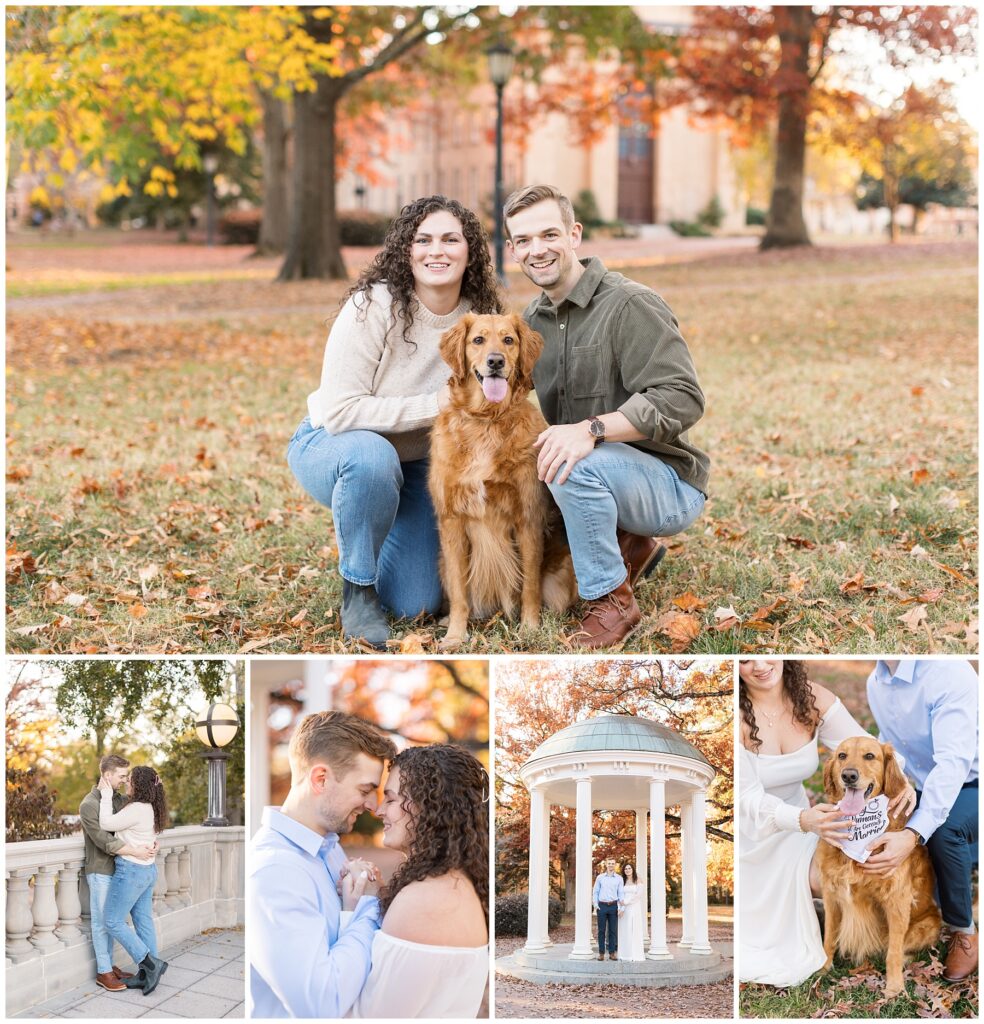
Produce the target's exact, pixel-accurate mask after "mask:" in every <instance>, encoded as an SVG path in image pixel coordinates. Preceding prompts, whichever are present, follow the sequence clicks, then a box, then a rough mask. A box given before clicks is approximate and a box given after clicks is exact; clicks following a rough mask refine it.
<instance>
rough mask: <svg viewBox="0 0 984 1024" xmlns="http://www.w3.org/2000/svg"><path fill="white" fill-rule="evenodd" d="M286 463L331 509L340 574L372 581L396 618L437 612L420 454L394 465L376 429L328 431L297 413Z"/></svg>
mask: <svg viewBox="0 0 984 1024" xmlns="http://www.w3.org/2000/svg"><path fill="white" fill-rule="evenodd" d="M287 462H288V464H289V465H290V468H291V470H292V471H293V473H294V476H295V477H297V480H298V482H299V483H300V485H301V486H302V487H303V488H304V490H305V491H307V492H308V494H310V495H311V497H312V498H314V500H315V501H317V502H319V503H320V504H322V505H324V506H325V507H326V508H330V509H331V515H332V519H333V520H334V523H335V534H336V536H337V537H338V571H339V572H340V573H341V574H342V576H343V577H344V578H345V579H347V580H348V581H349V582H350V583H358V584H360V585H361V586H369V585H373V586H375V588H376V592H377V593H378V594H379V599H380V601H381V602H382V603H383V605H384V607H386V608H387V609H388V610H389V611H390V612H392V613H393V614H394V615H395V616H396V617H397V618H414V617H415V616H417V615H419V614H420V613H421V612H427V613H430V614H433V613H434V612H437V611H438V610H439V609H440V607H441V602H442V599H443V595H442V592H441V579H440V574H439V570H438V555H439V552H440V539H439V537H438V533H437V520H436V518H435V516H434V506H433V505H432V504H431V498H430V492H429V491H428V490H427V468H428V460H427V459H420V460H419V461H416V462H400V458H399V456H398V455H397V454H396V449H395V448H394V447H393V445H391V444H390V443H389V441H387V440H386V438H385V437H383V436H381V435H380V434H375V433H373V432H372V431H370V430H350V431H348V432H346V433H344V434H329V433H328V432H327V431H326V430H325V429H324V427H312V426H311V421H310V419H308V418H307V417H305V419H304V422H303V423H301V425H300V426H299V427H298V428H297V431H296V432H295V434H294V436H293V437H292V438H291V439H290V444H289V445H288V447H287Z"/></svg>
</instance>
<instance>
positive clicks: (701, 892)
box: [690, 789, 711, 955]
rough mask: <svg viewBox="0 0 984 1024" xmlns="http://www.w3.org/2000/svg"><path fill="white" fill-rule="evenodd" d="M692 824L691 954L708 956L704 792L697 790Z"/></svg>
mask: <svg viewBox="0 0 984 1024" xmlns="http://www.w3.org/2000/svg"><path fill="white" fill-rule="evenodd" d="M692 802H693V812H692V814H691V817H692V820H693V823H694V841H693V849H694V902H693V907H694V943H693V945H692V946H691V947H690V952H691V953H700V954H705V955H706V954H708V953H710V952H711V946H710V943H709V942H708V939H707V830H706V824H705V812H704V790H703V789H698V790H697V792H696V793H694V795H693V797H692Z"/></svg>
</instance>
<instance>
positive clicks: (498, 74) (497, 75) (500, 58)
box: [485, 39, 516, 284]
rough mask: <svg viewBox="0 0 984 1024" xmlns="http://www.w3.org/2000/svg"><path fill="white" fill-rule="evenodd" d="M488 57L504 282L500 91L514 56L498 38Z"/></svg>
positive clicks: (498, 263) (499, 265) (498, 265)
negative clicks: (493, 102) (492, 93)
mask: <svg viewBox="0 0 984 1024" xmlns="http://www.w3.org/2000/svg"><path fill="white" fill-rule="evenodd" d="M485 55H486V56H487V57H488V59H489V78H491V79H492V84H493V85H494V86H495V239H494V241H495V272H496V273H497V274H498V275H499V280H500V281H502V283H503V284H505V281H506V271H505V266H504V263H503V223H502V200H503V195H502V91H503V89H505V87H506V82H508V81H509V76H510V75H511V74H512V71H513V65H514V64H515V63H516V57H515V55H514V54H513V52H512V50H510V49H509V47H508V46H507V45H506V43H505V42H503V40H501V39H499V40H497V41H496V42H495V43H493V44H492V45H491V46H490V47H489V48H488V49H487V50H486V51H485Z"/></svg>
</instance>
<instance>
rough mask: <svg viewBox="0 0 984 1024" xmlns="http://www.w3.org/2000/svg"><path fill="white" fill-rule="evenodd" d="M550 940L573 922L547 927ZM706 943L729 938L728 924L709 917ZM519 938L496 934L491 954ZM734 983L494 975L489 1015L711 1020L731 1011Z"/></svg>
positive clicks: (672, 925) (670, 925) (674, 925)
mask: <svg viewBox="0 0 984 1024" xmlns="http://www.w3.org/2000/svg"><path fill="white" fill-rule="evenodd" d="M680 929H681V924H680V920H679V918H673V917H671V918H670V919H669V920H668V921H667V926H666V936H667V939H668V940H669V941H670V942H671V943H672V942H675V941H677V940H678V939H679V938H680V935H681V930H680ZM550 937H551V938H552V939H553V941H554V942H573V941H574V926H573V924H571V923H567V924H564V925H561V927H559V928H555V929H553V930H552V931H551V932H550ZM708 937H709V938H710V942H711V945H712V946H713V945H714V943H715V942H731V941H732V929H731V927H730V925H724V924H720V923H717V924H716V923H714V922H712V923H711V924H710V927H709V929H708ZM524 941H525V939H523V938H519V937H517V936H512V935H510V936H503V937H501V938H500V937H498V936H497V937H496V941H495V955H496V957H500V956H507V955H508V954H510V953H513V952H515V951H516V950H517V949H519V948H520V947H521V946H522V945H523V943H524ZM734 1000H735V986H734V982H733V981H732V980H731V979H730V978H729V979H728V980H727V981H720V982H717V983H715V984H713V985H676V986H674V987H671V988H636V987H634V986H633V987H628V986H626V985H535V984H534V983H533V982H531V981H518V980H517V979H515V978H507V977H504V976H502V975H496V978H495V1016H496V1019H499V1018H503V1017H530V1018H534V1019H536V1018H546V1017H552V1018H553V1017H573V1018H578V1019H581V1018H592V1017H603V1018H607V1017H613V1018H622V1019H626V1020H628V1019H635V1018H642V1019H645V1018H649V1019H654V1020H660V1019H661V1018H665V1017H681V1018H687V1017H689V1018H693V1019H694V1020H701V1019H703V1020H713V1019H715V1018H724V1019H727V1020H730V1019H731V1018H732V1017H733V1016H734Z"/></svg>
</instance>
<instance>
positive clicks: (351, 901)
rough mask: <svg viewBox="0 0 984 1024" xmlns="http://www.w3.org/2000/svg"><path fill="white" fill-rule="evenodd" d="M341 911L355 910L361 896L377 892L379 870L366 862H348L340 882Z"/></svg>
mask: <svg viewBox="0 0 984 1024" xmlns="http://www.w3.org/2000/svg"><path fill="white" fill-rule="evenodd" d="M339 884H340V886H341V896H342V910H355V908H356V907H357V906H358V904H359V900H361V899H362V897H363V896H375V895H376V894H377V893H378V892H379V869H378V868H377V867H376V865H375V864H372V863H370V862H369V861H367V860H350V861H349V862H348V863H347V864H346V865H345V867H344V868H342V875H341V880H340V883H339Z"/></svg>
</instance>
